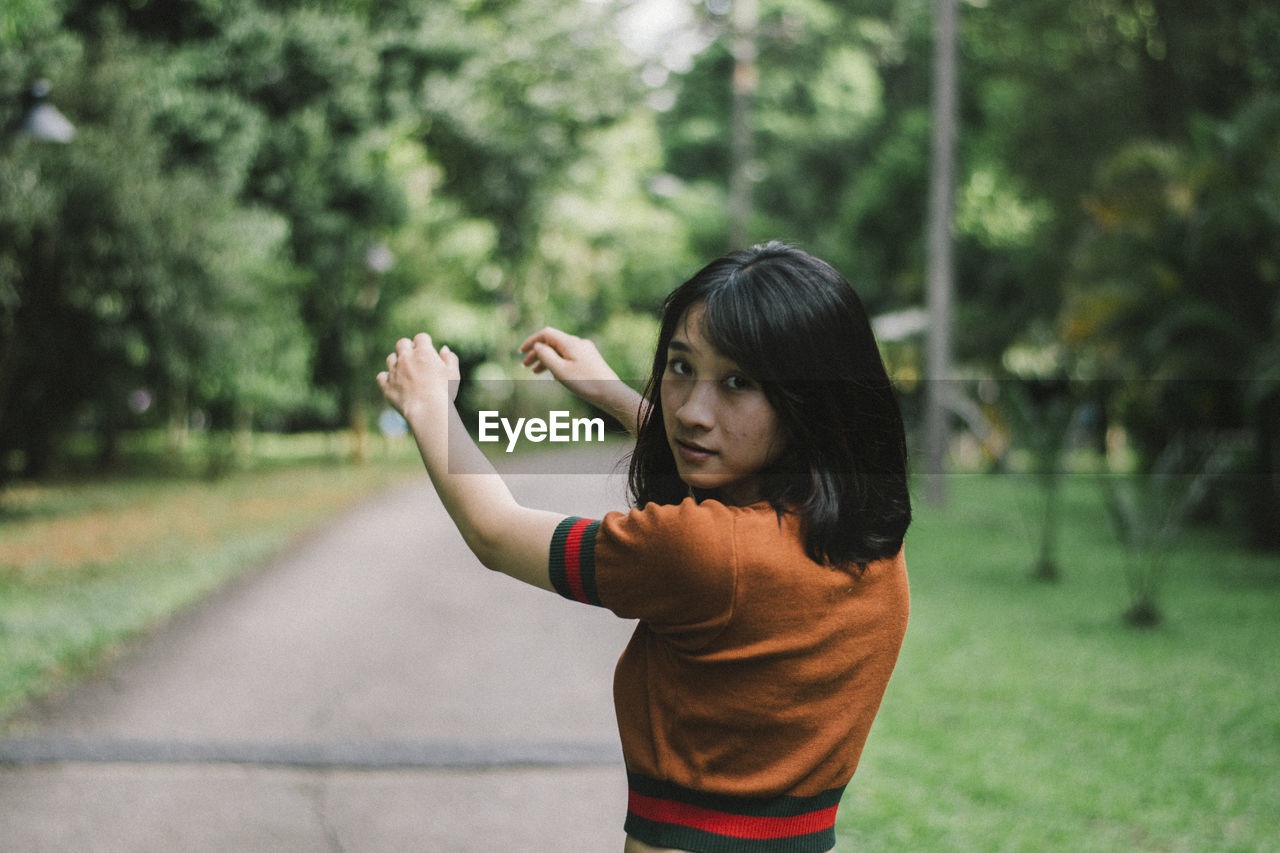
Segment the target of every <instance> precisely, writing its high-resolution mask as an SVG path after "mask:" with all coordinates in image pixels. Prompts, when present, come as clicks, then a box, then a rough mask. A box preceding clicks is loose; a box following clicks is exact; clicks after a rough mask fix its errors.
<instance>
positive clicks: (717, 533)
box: [549, 499, 737, 633]
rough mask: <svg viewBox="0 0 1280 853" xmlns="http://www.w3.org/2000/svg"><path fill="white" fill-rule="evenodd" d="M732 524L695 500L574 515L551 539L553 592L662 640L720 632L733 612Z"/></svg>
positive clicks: (729, 513)
mask: <svg viewBox="0 0 1280 853" xmlns="http://www.w3.org/2000/svg"><path fill="white" fill-rule="evenodd" d="M735 520H736V515H735V513H734V511H733V510H732V509H731V508H729V507H725V506H724V505H722V504H719V503H716V502H714V501H708V502H704V503H702V504H698V503H695V502H694V501H693V500H692V499H689V500H686V501H684V502H683V503H681V504H679V505H676V506H666V505H658V504H648V505H646V506H645V507H643V508H639V509H633V510H631V511H629V512H625V513H623V512H611V513H609V514H608V515H606V516H605V517H604V518H603V519H599V520H595V519H587V518H578V517H573V516H571V517H569V518H566V519H565V520H564V521H562V522H561V523H560V524H559V526H558V527H557V528H556V531H555V533H554V534H553V536H552V541H551V551H550V560H549V569H550V574H551V582H552V585H553V586H554V587H555V589H556V591H557V592H559V593H560V594H561V595H562V596H564V597H565V598H569V599H572V600H574V601H580V602H582V603H584V604H592V605H596V606H599V607H606V608H608V609H609V610H612V611H613V612H614V613H616V614H617V615H619V616H621V617H623V618H627V619H640V620H643V621H644V622H646V623H648V624H649V626H650V627H651V628H653V629H654V630H657V631H661V632H664V633H704V632H707V631H718V630H719V629H720V628H722V627H723V626H724V624H726V623H727V621H728V619H729V618H730V617H731V616H732V612H733V596H734V589H735V585H736V574H737V559H736V554H735V550H734V525H735Z"/></svg>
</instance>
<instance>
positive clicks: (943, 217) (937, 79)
mask: <svg viewBox="0 0 1280 853" xmlns="http://www.w3.org/2000/svg"><path fill="white" fill-rule="evenodd" d="M935 9H936V18H935V25H934V48H933V150H932V162H931V166H930V170H929V184H930V186H929V226H928V246H929V261H928V287H929V295H928V308H929V332H928V347H927V348H928V364H927V366H926V368H925V443H926V447H925V454H926V459H925V472H926V474H927V476H928V488H927V492H926V497H927V499H928V501H929V503H931V504H933V505H934V506H942V505H944V504H945V503H946V502H947V483H946V457H947V446H948V443H949V438H950V436H949V430H948V428H947V420H948V418H947V395H948V393H949V391H950V389H949V387H948V382H949V381H950V378H951V348H952V344H951V327H952V306H951V303H952V295H953V293H954V290H955V285H954V277H955V272H954V269H953V267H954V259H953V246H952V236H951V221H952V207H953V203H954V194H955V190H954V187H955V141H956V123H957V120H956V113H957V109H956V91H957V88H958V87H957V81H956V77H957V74H956V17H957V13H956V0H935Z"/></svg>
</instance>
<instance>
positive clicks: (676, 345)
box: [667, 340, 693, 352]
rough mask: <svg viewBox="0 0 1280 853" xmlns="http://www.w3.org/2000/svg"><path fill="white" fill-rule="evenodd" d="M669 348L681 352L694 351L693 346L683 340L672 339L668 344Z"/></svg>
mask: <svg viewBox="0 0 1280 853" xmlns="http://www.w3.org/2000/svg"><path fill="white" fill-rule="evenodd" d="M667 349H669V350H678V351H679V352H693V348H692V347H691V346H689V345H688V344H686V343H685V342H684V341H681V340H672V341H671V342H670V343H668V344H667Z"/></svg>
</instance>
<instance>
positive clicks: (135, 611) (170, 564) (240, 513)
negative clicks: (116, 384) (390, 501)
mask: <svg viewBox="0 0 1280 853" xmlns="http://www.w3.org/2000/svg"><path fill="white" fill-rule="evenodd" d="M344 454H345V445H342V444H341V442H332V441H328V440H326V439H324V438H322V437H294V438H291V439H289V440H284V439H281V438H279V437H273V436H263V437H261V438H259V439H258V440H257V442H256V445H255V452H254V456H253V458H252V460H251V464H250V466H249V468H248V469H247V470H242V471H237V472H234V473H228V474H226V475H225V476H222V477H220V478H218V479H215V480H209V479H205V478H203V477H200V476H194V477H193V476H190V475H189V474H175V473H173V470H174V469H175V467H176V468H179V469H181V468H183V467H184V466H181V465H178V466H175V465H174V464H173V462H174V460H171V459H169V460H164V463H163V464H152V461H153V460H144V461H143V462H142V463H141V464H142V466H143V469H144V470H149V471H151V472H152V473H149V474H134V475H132V476H128V477H107V478H96V477H95V478H91V479H74V478H72V479H65V480H61V481H57V482H53V483H47V484H40V485H31V484H25V485H24V484H17V485H11V486H10V487H8V488H6V489H5V490H4V491H2V492H0V723H2V722H3V720H4V718H5V717H6V715H8V714H11V713H12V712H13V711H14V710H15V709H16V708H17V707H18V706H19V705H20V704H21V703H22V702H24V701H25V700H27V699H29V698H30V697H32V696H38V695H40V694H43V693H46V692H48V691H50V690H54V689H57V688H58V687H60V686H62V685H64V684H66V683H67V682H69V681H70V680H73V679H75V678H76V677H79V676H81V675H83V674H85V673H87V672H89V671H91V670H92V669H93V668H95V667H96V666H98V665H100V664H101V663H102V662H103V661H104V660H105V659H108V658H109V657H110V656H111V655H112V654H113V653H114V652H115V651H116V650H117V649H118V648H119V647H120V645H121V643H122V642H124V641H126V640H128V639H129V638H131V637H134V636H137V635H138V634H140V633H141V632H144V631H146V630H147V629H149V628H152V627H154V626H155V625H157V624H158V623H160V622H163V621H164V620H165V619H167V618H168V617H170V616H171V615H172V614H173V613H174V612H176V611H178V610H180V609H182V608H183V607H186V606H188V605H190V604H192V603H194V602H195V601H198V600H199V599H200V598H202V597H203V596H206V595H208V594H209V592H211V591H212V590H214V589H216V588H218V587H219V586H221V585H223V584H225V583H226V582H227V581H229V580H231V579H232V578H234V577H236V576H238V575H240V574H243V573H244V572H245V571H247V570H249V569H251V568H253V567H255V566H257V565H260V564H261V563H262V562H263V561H264V560H265V559H266V558H267V557H268V556H270V555H271V554H272V553H273V552H275V551H276V550H278V549H279V548H281V547H283V546H284V545H285V544H287V543H288V541H289V540H290V539H291V538H292V537H294V536H297V535H299V534H300V533H302V532H303V531H305V530H307V529H308V528H311V527H314V526H315V525H317V524H320V523H321V522H323V520H324V519H325V518H327V517H329V516H331V515H332V514H334V513H336V512H338V511H340V510H342V509H343V508H345V507H347V506H349V505H351V504H352V503H353V502H355V501H357V500H359V499H360V498H361V497H364V496H367V495H370V494H373V493H375V492H377V491H379V490H381V489H384V488H386V487H388V486H389V485H390V484H392V483H394V482H397V481H402V480H403V479H404V478H406V477H408V476H411V475H414V474H418V473H420V472H421V470H422V469H421V463H419V462H418V461H417V456H416V453H415V452H414V450H413V447H412V444H411V443H409V442H407V441H406V442H402V443H401V444H400V445H399V446H397V447H395V448H394V449H390V448H388V447H387V446H385V445H383V444H382V443H381V442H378V443H377V444H376V447H375V452H374V454H373V458H372V459H371V460H370V461H369V462H368V463H366V464H362V465H355V464H348V463H346V462H344V461H343V457H344ZM194 467H199V466H198V465H197V466H194Z"/></svg>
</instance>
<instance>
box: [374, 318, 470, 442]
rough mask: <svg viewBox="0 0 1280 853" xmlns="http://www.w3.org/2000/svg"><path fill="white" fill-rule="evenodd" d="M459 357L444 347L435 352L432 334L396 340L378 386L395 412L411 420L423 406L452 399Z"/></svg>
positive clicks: (456, 387) (456, 390) (455, 392)
mask: <svg viewBox="0 0 1280 853" xmlns="http://www.w3.org/2000/svg"><path fill="white" fill-rule="evenodd" d="M458 376H459V371H458V356H456V355H455V354H454V353H453V351H452V350H450V349H449V348H448V347H447V346H446V347H441V348H440V350H439V352H437V351H436V349H435V345H434V344H433V343H432V342H431V336H430V335H427V334H426V333H421V334H418V335H415V336H414V338H413V340H409V339H408V338H401V339H400V340H398V341H396V349H395V352H393V353H391V355H389V356H387V369H386V370H384V371H382V372H381V373H379V374H378V387H380V388H381V389H382V393H383V395H384V396H385V397H386V398H387V402H388V403H390V404H391V405H392V406H393V407H395V409H396V411H398V412H400V414H402V415H404V417H405V419H406V420H410V421H412V415H413V414H414V412H415V410H416V409H417V408H419V407H421V406H423V405H427V406H430V405H431V404H433V403H437V402H441V403H443V402H447V401H448V400H452V399H453V397H454V396H456V395H457V393H458Z"/></svg>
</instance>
